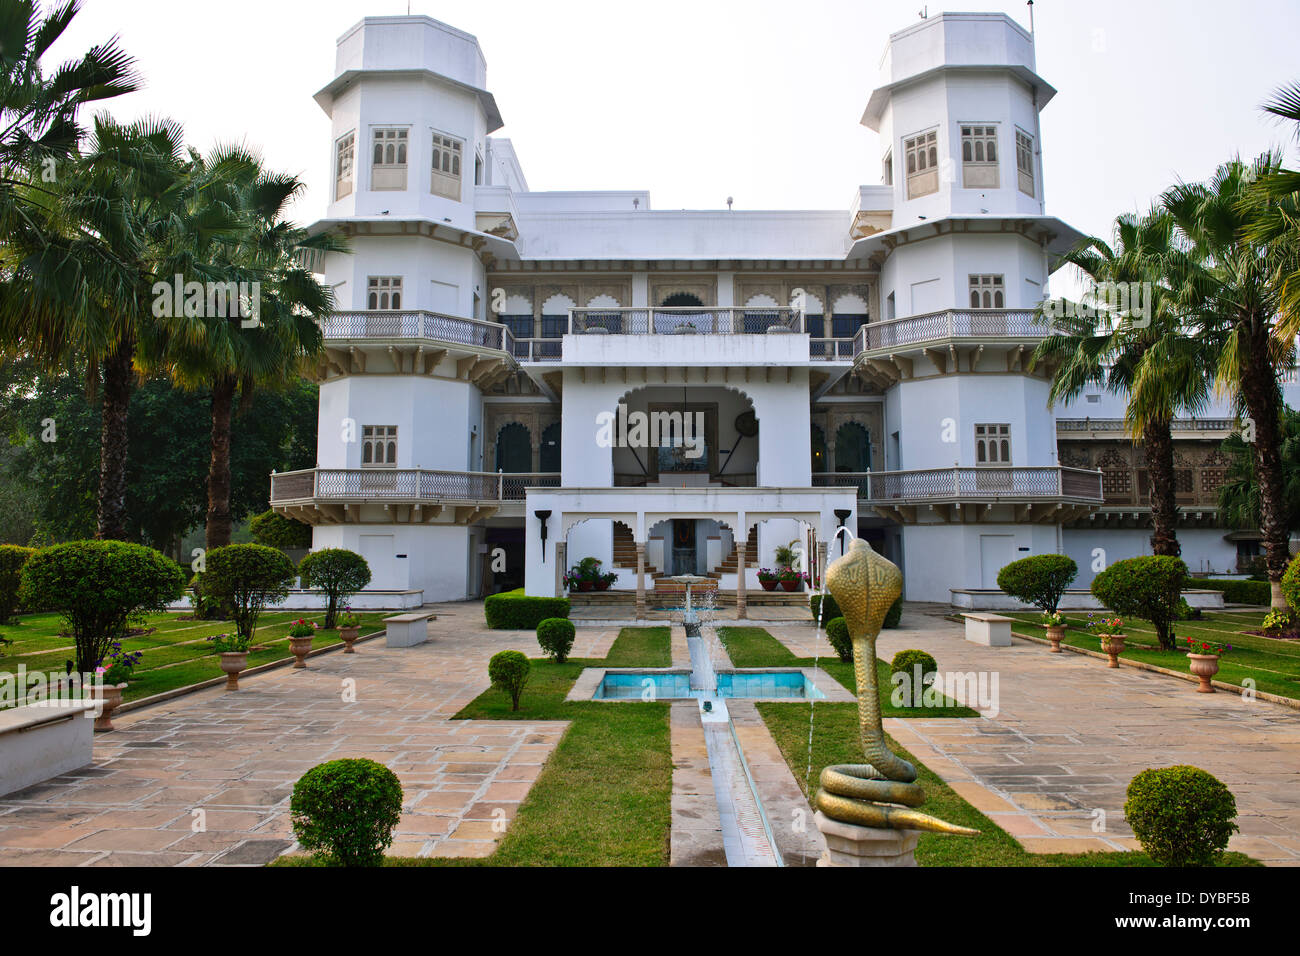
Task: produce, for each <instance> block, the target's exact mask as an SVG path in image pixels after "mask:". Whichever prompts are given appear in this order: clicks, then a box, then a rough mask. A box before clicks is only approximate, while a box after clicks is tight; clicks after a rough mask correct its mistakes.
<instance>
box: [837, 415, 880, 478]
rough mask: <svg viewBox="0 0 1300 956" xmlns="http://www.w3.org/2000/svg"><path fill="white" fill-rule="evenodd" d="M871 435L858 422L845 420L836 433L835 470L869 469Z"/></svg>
mask: <svg viewBox="0 0 1300 956" xmlns="http://www.w3.org/2000/svg"><path fill="white" fill-rule="evenodd" d="M870 469H871V435H870V433H868V431H867V430H866V429H865V428H864V427H863V426H861V425H859V424H858V423H857V422H845V423H844V424H843V425H841V426H840V427H839V430H838V431H837V432H836V433H835V470H836V471H839V472H844V471H869V470H870Z"/></svg>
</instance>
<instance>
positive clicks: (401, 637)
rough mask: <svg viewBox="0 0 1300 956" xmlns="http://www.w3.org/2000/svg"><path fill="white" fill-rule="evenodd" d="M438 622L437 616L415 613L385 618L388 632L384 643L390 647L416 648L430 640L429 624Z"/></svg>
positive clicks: (421, 612)
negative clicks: (417, 645)
mask: <svg viewBox="0 0 1300 956" xmlns="http://www.w3.org/2000/svg"><path fill="white" fill-rule="evenodd" d="M436 620H438V616H437V615H436V614H427V613H425V612H423V611H413V612H412V613H410V614H398V615H396V616H395V617H386V618H384V624H385V625H386V626H387V628H388V630H387V632H386V633H385V637H384V643H385V644H386V645H387V646H388V647H414V646H415V645H416V644H423V643H424V642H425V641H427V640H428V639H429V622H430V621H436Z"/></svg>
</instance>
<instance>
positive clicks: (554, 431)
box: [541, 422, 560, 472]
mask: <svg viewBox="0 0 1300 956" xmlns="http://www.w3.org/2000/svg"><path fill="white" fill-rule="evenodd" d="M541 469H542V471H550V472H555V471H559V470H560V423H559V422H555V423H554V424H552V425H547V426H546V429H545V430H544V431H543V432H542V462H541Z"/></svg>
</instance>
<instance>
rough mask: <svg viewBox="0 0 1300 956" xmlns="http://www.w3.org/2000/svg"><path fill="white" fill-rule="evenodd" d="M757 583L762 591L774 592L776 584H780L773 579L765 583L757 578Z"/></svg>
mask: <svg viewBox="0 0 1300 956" xmlns="http://www.w3.org/2000/svg"><path fill="white" fill-rule="evenodd" d="M758 583H759V585H760V586H761V587H762V588H763V590H764V591H775V590H776V586H777V584H778V583H780V582H778V581H776V580H775V579H773V580H771V581H767V580H764V579H763V578H759V579H758Z"/></svg>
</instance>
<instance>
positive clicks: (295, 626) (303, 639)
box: [289, 617, 316, 668]
mask: <svg viewBox="0 0 1300 956" xmlns="http://www.w3.org/2000/svg"><path fill="white" fill-rule="evenodd" d="M315 634H316V625H315V624H313V623H311V622H310V621H307V620H305V619H304V618H301V617H300V618H298V620H296V621H294V622H293V623H292V624H290V625H289V651H290V652H291V653H292V654H293V666H294V667H295V668H299V667H306V666H307V655H308V654H310V653H311V639H312V637H313V636H314V635H315Z"/></svg>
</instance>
